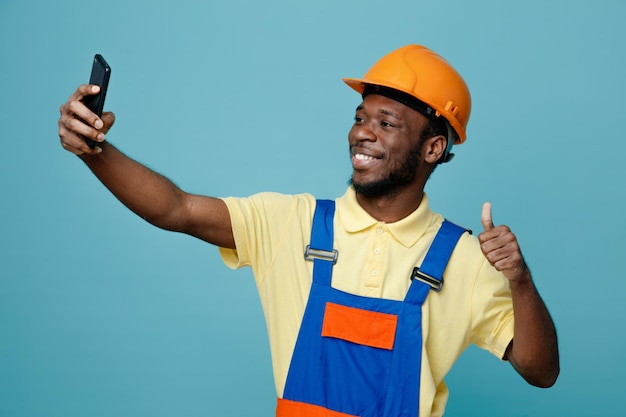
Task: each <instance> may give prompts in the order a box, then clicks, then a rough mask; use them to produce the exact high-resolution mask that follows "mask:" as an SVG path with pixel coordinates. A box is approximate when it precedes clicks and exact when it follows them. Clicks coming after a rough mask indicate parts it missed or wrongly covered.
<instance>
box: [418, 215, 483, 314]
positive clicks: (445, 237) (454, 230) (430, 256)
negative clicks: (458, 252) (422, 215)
mask: <svg viewBox="0 0 626 417" xmlns="http://www.w3.org/2000/svg"><path fill="white" fill-rule="evenodd" d="M466 231H467V232H469V233H471V230H468V229H465V228H463V227H461V226H458V225H456V224H454V223H452V222H450V221H448V220H444V221H443V223H441V227H440V228H439V231H438V232H437V235H436V236H435V239H434V240H433V243H431V245H430V248H429V249H428V252H427V253H426V257H425V258H424V261H423V262H422V265H421V266H419V267H417V266H416V267H415V268H413V272H412V273H411V281H412V282H411V287H410V288H409V293H408V294H407V299H406V301H410V302H411V301H418V302H420V303H423V302H424V299H426V296H427V295H428V292H429V290H431V289H432V290H435V291H441V288H442V287H443V271H445V269H446V266H448V261H449V260H450V256H452V252H453V251H454V248H455V247H456V244H457V243H458V241H459V239H460V238H461V235H462V234H463V233H464V232H466ZM416 287H417V288H416ZM420 287H421V288H420ZM418 288H420V289H418ZM420 299H421V301H420Z"/></svg>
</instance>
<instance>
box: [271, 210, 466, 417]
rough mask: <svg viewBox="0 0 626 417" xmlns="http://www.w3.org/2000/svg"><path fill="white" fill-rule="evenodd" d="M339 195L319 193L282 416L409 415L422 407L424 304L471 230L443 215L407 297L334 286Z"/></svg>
mask: <svg viewBox="0 0 626 417" xmlns="http://www.w3.org/2000/svg"><path fill="white" fill-rule="evenodd" d="M334 211H335V204H334V201H329V200H318V201H317V206H316V209H315V215H314V218H313V226H312V233H311V244H310V245H309V247H308V248H307V253H306V255H305V256H306V257H307V258H308V259H312V260H313V262H314V265H313V283H312V285H311V292H310V295H309V299H308V302H307V306H306V310H305V313H304V317H303V320H302V325H301V327H300V332H299V334H298V339H297V341H296V346H295V350H294V352H293V356H292V359H291V365H290V367H289V372H288V374H287V381H286V385H285V390H284V394H283V398H282V399H278V405H277V409H276V415H277V416H278V417H345V416H359V417H408V416H413V417H415V416H417V415H418V412H419V389H420V368H421V352H422V304H423V303H424V300H425V299H426V296H427V295H428V293H429V290H430V289H431V288H434V289H436V290H439V289H441V285H442V283H443V279H442V276H443V271H444V269H445V268H446V265H447V263H448V260H449V258H450V255H451V254H452V251H453V250H454V247H455V246H456V243H457V241H458V239H459V238H460V236H461V235H462V234H463V232H465V229H463V228H461V227H459V226H457V225H455V224H453V223H450V222H448V221H444V222H443V223H442V225H441V228H440V230H439V232H438V233H437V235H436V237H435V239H434V241H433V243H432V244H431V247H430V249H429V251H428V253H427V254H426V257H425V259H424V261H423V263H422V265H421V267H419V268H415V269H414V270H413V273H412V274H411V281H412V282H411V284H410V286H409V290H408V292H407V294H406V297H405V299H404V301H397V300H388V299H380V298H369V297H363V296H358V295H353V294H349V293H346V292H342V291H339V290H336V289H334V288H332V287H331V281H332V268H333V264H334V263H335V262H336V260H337V251H335V250H333V217H334Z"/></svg>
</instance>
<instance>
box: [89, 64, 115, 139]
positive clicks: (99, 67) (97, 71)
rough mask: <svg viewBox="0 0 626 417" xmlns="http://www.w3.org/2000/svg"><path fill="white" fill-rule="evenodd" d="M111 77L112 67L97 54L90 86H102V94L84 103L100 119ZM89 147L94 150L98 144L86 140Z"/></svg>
mask: <svg viewBox="0 0 626 417" xmlns="http://www.w3.org/2000/svg"><path fill="white" fill-rule="evenodd" d="M110 77H111V67H110V66H109V64H107V62H106V61H105V60H104V58H103V57H102V55H100V54H96V56H94V58H93V66H92V68H91V77H90V78H89V84H93V85H98V86H100V92H99V93H98V94H95V95H92V96H86V97H85V98H84V99H83V103H85V105H86V106H87V107H88V108H89V110H91V111H92V112H94V113H95V114H96V115H97V116H98V117H100V116H102V110H103V108H104V99H105V97H106V94H107V88H108V87H109V78H110ZM85 141H86V142H87V145H88V146H89V147H90V148H91V149H93V148H95V146H96V142H95V141H94V140H91V139H85Z"/></svg>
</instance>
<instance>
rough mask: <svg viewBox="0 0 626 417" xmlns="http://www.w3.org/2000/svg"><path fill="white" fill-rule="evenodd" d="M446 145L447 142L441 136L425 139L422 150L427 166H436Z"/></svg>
mask: <svg viewBox="0 0 626 417" xmlns="http://www.w3.org/2000/svg"><path fill="white" fill-rule="evenodd" d="M447 143H448V141H447V139H446V137H445V136H443V135H437V136H433V137H432V138H429V139H427V140H426V142H424V148H423V149H422V150H423V155H424V160H425V161H426V162H428V163H429V164H436V163H437V161H439V159H440V158H441V156H442V155H443V154H444V153H445V151H446V145H447Z"/></svg>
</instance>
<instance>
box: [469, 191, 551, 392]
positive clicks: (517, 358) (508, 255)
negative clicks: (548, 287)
mask: <svg viewBox="0 0 626 417" xmlns="http://www.w3.org/2000/svg"><path fill="white" fill-rule="evenodd" d="M481 222H482V225H483V228H484V231H483V232H482V233H481V234H480V235H479V236H478V239H479V241H480V244H481V249H482V251H483V253H484V254H485V257H486V258H487V260H488V261H489V262H490V263H491V264H492V265H493V266H494V267H495V268H496V269H497V270H498V271H501V272H502V273H503V274H504V276H505V277H506V278H507V279H508V280H509V282H510V285H511V294H512V297H513V313H514V315H515V326H514V336H513V341H511V344H510V345H509V347H508V348H507V351H506V356H505V359H507V360H509V361H510V362H511V365H513V368H515V370H516V371H517V372H518V373H519V374H520V375H521V376H522V377H524V379H525V380H526V381H528V383H530V384H532V385H536V386H539V387H550V386H552V385H554V383H555V382H556V379H557V377H558V375H559V350H558V344H557V336H556V330H555V328H554V323H553V321H552V318H551V317H550V313H549V312H548V309H547V308H546V306H545V304H544V302H543V300H542V299H541V297H540V296H539V293H538V292H537V289H536V288H535V285H534V283H533V280H532V276H531V274H530V271H529V270H528V267H527V265H526V262H525V261H524V258H523V256H522V252H521V250H520V248H519V245H518V243H517V238H516V237H515V235H514V234H513V233H512V232H511V230H510V229H509V228H508V227H507V226H504V225H501V226H497V227H495V226H494V225H493V221H492V218H491V204H489V203H485V205H484V206H483V212H482V217H481Z"/></svg>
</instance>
